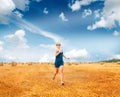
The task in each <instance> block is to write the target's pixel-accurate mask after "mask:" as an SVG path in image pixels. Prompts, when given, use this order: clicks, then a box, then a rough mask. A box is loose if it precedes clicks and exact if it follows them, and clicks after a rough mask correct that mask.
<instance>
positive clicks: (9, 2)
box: [0, 0, 30, 24]
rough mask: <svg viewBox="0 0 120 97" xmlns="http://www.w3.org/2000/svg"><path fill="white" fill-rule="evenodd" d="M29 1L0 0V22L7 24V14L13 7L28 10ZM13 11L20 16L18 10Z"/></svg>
mask: <svg viewBox="0 0 120 97" xmlns="http://www.w3.org/2000/svg"><path fill="white" fill-rule="evenodd" d="M29 3H30V1H29V0H0V23H1V24H9V15H10V14H11V13H12V12H13V11H14V9H16V8H17V9H19V10H22V11H27V10H29V6H28V5H29ZM15 13H16V14H17V15H18V16H20V17H22V14H21V13H20V12H18V11H16V12H15Z"/></svg>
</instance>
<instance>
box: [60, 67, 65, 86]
mask: <svg viewBox="0 0 120 97" xmlns="http://www.w3.org/2000/svg"><path fill="white" fill-rule="evenodd" d="M63 70H64V66H60V79H61V84H63V85H64V74H63Z"/></svg>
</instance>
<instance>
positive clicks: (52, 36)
mask: <svg viewBox="0 0 120 97" xmlns="http://www.w3.org/2000/svg"><path fill="white" fill-rule="evenodd" d="M12 17H14V18H13V19H11V22H12V23H14V24H16V25H17V26H18V27H20V28H22V29H26V30H28V31H30V32H32V33H36V34H40V35H42V36H44V37H47V38H50V39H52V40H53V41H54V42H56V41H61V42H62V41H63V38H62V37H60V36H58V35H57V34H54V33H51V32H48V31H44V30H42V29H40V28H38V27H36V26H35V25H33V24H31V23H29V22H27V21H25V20H23V19H21V18H19V17H17V16H16V15H14V14H13V16H12Z"/></svg>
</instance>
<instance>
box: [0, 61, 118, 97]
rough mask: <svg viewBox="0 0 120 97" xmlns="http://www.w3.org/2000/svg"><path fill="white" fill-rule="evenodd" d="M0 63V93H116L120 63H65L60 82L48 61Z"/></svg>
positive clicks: (24, 96)
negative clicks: (62, 79)
mask: <svg viewBox="0 0 120 97" xmlns="http://www.w3.org/2000/svg"><path fill="white" fill-rule="evenodd" d="M0 65H1V66H0V97H120V63H66V64H65V67H64V75H65V77H64V78H65V85H64V86H61V85H60V78H59V75H58V76H57V77H56V79H55V80H52V76H53V73H54V70H55V69H54V65H52V63H42V64H40V63H10V64H7V63H5V64H4V65H3V64H2V63H1V64H0Z"/></svg>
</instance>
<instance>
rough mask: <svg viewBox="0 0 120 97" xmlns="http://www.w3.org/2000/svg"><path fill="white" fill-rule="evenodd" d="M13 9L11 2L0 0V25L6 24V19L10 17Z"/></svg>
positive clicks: (13, 5) (9, 0)
mask: <svg viewBox="0 0 120 97" xmlns="http://www.w3.org/2000/svg"><path fill="white" fill-rule="evenodd" d="M14 9H15V4H14V3H13V1H12V0H0V23H2V24H8V21H9V19H8V18H7V17H6V16H7V15H10V14H11V12H12V10H14Z"/></svg>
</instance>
